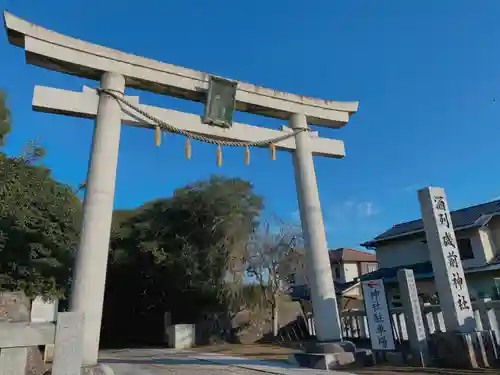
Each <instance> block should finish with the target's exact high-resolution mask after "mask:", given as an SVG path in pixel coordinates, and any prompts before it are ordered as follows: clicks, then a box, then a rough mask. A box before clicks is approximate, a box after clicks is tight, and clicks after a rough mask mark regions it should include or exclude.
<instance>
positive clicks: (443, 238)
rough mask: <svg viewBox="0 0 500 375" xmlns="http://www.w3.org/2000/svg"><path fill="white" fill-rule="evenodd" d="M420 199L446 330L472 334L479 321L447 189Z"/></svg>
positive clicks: (434, 189) (435, 190) (433, 190)
mask: <svg viewBox="0 0 500 375" xmlns="http://www.w3.org/2000/svg"><path fill="white" fill-rule="evenodd" d="M418 199H419V201H420V211H421V213H422V220H423V222H424V228H425V235H426V238H427V245H428V247H429V255H430V258H431V261H432V269H433V272H434V283H435V285H436V289H437V292H438V294H439V304H440V305H441V310H442V312H443V318H444V323H445V325H446V330H447V332H453V331H458V332H462V333H470V332H473V331H474V330H475V329H476V320H475V319H474V313H473V311H472V304H471V301H470V296H469V289H468V287H467V282H466V280H465V275H464V269H463V267H462V260H461V259H460V252H459V249H458V244H457V240H456V238H455V231H454V229H453V224H452V222H451V216H450V211H449V209H448V202H447V200H446V195H445V192H444V189H443V188H440V187H427V188H425V189H422V190H419V191H418Z"/></svg>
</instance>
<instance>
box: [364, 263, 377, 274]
mask: <svg viewBox="0 0 500 375" xmlns="http://www.w3.org/2000/svg"><path fill="white" fill-rule="evenodd" d="M377 268H378V267H377V264H375V263H373V264H367V265H366V271H367V272H368V273H370V272H375V271H376V270H377Z"/></svg>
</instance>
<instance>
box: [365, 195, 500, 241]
mask: <svg viewBox="0 0 500 375" xmlns="http://www.w3.org/2000/svg"><path fill="white" fill-rule="evenodd" d="M498 214H500V200H495V201H492V202H488V203H482V204H478V205H476V206H471V207H467V208H462V209H460V210H456V211H452V212H451V220H452V222H453V226H454V228H455V230H461V229H466V228H471V227H475V226H477V227H479V226H481V225H484V224H486V223H487V221H488V220H489V219H490V218H491V216H492V215H498ZM423 230H424V224H423V222H422V220H421V219H419V220H413V221H409V222H406V223H401V224H396V225H394V226H393V227H392V228H390V229H388V230H386V231H385V232H384V233H382V234H379V235H378V236H377V237H375V238H374V239H373V240H372V241H368V242H366V243H364V244H362V246H373V245H375V244H376V243H377V242H382V241H388V240H390V239H392V238H400V237H403V236H406V235H410V234H415V233H419V232H422V231H423Z"/></svg>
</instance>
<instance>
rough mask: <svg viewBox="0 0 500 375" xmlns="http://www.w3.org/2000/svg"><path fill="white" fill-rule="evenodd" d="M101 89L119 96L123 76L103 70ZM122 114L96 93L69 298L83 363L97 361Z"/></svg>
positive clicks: (114, 103) (107, 98)
mask: <svg viewBox="0 0 500 375" xmlns="http://www.w3.org/2000/svg"><path fill="white" fill-rule="evenodd" d="M101 88H102V89H107V90H112V91H113V92H115V93H117V94H118V93H119V94H121V95H123V92H124V90H125V78H124V77H123V76H122V75H120V74H117V73H104V74H103V75H102V77H101ZM121 116H122V110H121V107H120V103H118V101H117V100H116V99H114V98H112V97H111V96H109V95H107V94H102V95H100V96H99V105H98V110H97V117H96V120H95V126H94V134H93V137H92V148H91V153H90V160H89V168H88V173H87V186H86V189H85V198H84V201H83V223H82V230H81V233H80V244H79V246H78V250H77V252H76V262H75V270H74V275H73V283H72V290H71V298H70V310H71V311H81V312H83V313H84V316H85V329H84V330H83V364H84V365H94V364H96V363H97V357H98V352H99V337H100V333H101V321H102V308H103V302H104V287H105V285H106V269H107V264H108V250H109V240H110V232H111V220H112V217H113V201H114V196H115V181H116V168H117V166H118V148H119V144H120V130H121Z"/></svg>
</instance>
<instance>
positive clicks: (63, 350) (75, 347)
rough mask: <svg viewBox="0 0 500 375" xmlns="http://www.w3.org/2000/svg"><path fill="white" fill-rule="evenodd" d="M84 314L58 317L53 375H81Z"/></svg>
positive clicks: (64, 314)
mask: <svg viewBox="0 0 500 375" xmlns="http://www.w3.org/2000/svg"><path fill="white" fill-rule="evenodd" d="M83 321H84V316H83V313H82V312H65V313H60V314H59V315H58V316H57V327H56V339H55V351H54V362H53V365H52V374H53V375H80V373H81V367H82V362H83Z"/></svg>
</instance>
